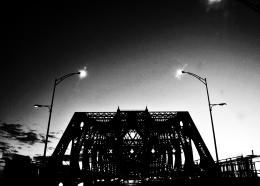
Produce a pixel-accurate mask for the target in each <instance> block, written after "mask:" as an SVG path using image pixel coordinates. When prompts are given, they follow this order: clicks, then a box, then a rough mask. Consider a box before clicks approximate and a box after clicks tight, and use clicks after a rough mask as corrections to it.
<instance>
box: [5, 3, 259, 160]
mask: <svg viewBox="0 0 260 186" xmlns="http://www.w3.org/2000/svg"><path fill="white" fill-rule="evenodd" d="M73 6H74V5H71V4H65V5H59V6H56V7H50V6H47V5H40V4H37V5H29V4H28V5H26V6H23V8H21V7H20V6H19V5H16V6H13V5H12V6H11V5H6V7H5V9H6V11H5V12H4V13H2V14H3V15H2V16H1V17H2V19H3V20H2V26H3V27H2V29H3V30H4V33H5V34H2V38H3V43H2V44H3V53H4V55H3V56H1V61H2V63H1V64H2V66H1V75H0V77H1V79H0V81H1V93H0V94H1V96H0V103H1V106H0V120H1V127H2V132H1V135H2V137H1V141H2V142H5V143H3V144H2V145H7V144H8V143H9V145H11V146H15V148H16V149H18V150H19V153H21V154H24V155H30V156H32V155H35V154H42V153H43V143H41V142H42V140H43V137H44V134H45V132H46V127H47V121H48V109H46V108H41V109H35V108H34V107H33V105H34V104H50V101H51V93H52V88H53V82H54V79H55V78H56V77H59V76H62V75H64V74H67V73H70V72H76V71H78V70H79V69H81V68H83V67H84V66H86V67H87V70H88V77H87V78H85V79H83V80H80V79H78V78H77V77H76V76H73V77H70V78H68V79H66V80H65V81H63V82H62V83H60V84H59V85H58V86H57V87H56V88H57V89H56V94H55V100H54V108H53V115H52V121H51V128H50V131H51V132H52V133H51V134H52V135H56V137H57V138H59V137H60V136H61V135H62V131H64V130H65V128H66V126H67V125H68V123H69V121H70V119H71V117H72V115H73V113H74V112H78V111H80V112H92V111H111V112H114V111H116V109H117V107H118V106H119V107H120V109H121V110H144V109H145V107H146V106H147V107H148V110H149V111H189V113H190V115H191V117H192V118H193V120H194V123H195V124H196V126H197V128H198V129H199V131H200V133H201V135H202V138H203V139H204V141H205V143H206V145H207V147H208V148H209V150H210V152H211V154H212V156H213V157H214V158H215V152H214V142H213V137H212V129H211V123H210V115H209V110H208V102H207V97H206V96H207V95H206V89H205V86H204V85H203V84H202V83H201V82H200V81H198V80H197V79H196V78H194V77H192V76H189V75H184V76H182V78H181V79H177V78H176V77H175V72H176V70H177V69H178V68H182V67H185V70H186V71H189V72H193V73H195V74H198V75H199V76H201V77H203V78H207V81H208V87H209V94H210V99H211V102H212V103H221V102H226V103H227V105H226V106H223V107H220V106H216V107H213V112H212V114H213V119H214V125H215V132H216V139H217V146H218V152H219V158H220V159H222V158H228V157H234V156H238V155H242V154H243V155H248V154H251V150H254V152H255V154H260V147H259V132H260V123H259V121H260V115H259V113H260V108H259V103H260V97H259V95H260V87H259V82H260V63H259V62H260V52H259V50H260V14H259V13H258V12H257V11H254V10H253V9H251V8H249V7H248V6H246V5H245V4H243V3H240V2H238V1H227V0H226V1H223V2H222V3H221V4H218V5H217V4H214V3H213V4H209V3H207V1H206V0H205V1H203V0H201V1H199V0H198V1H188V0H177V1H172V2H171V3H166V2H160V3H154V2H153V3H151V2H148V1H147V2H146V3H144V2H142V3H140V2H138V3H133V2H132V1H128V3H126V2H124V3H114V4H113V3H103V4H93V3H84V5H83V4H82V5H77V6H76V5H75V7H73ZM8 126H9V127H10V126H12V127H14V128H15V129H16V130H17V129H19V130H18V132H19V131H20V133H19V135H21V136H20V137H19V136H18V137H17V136H16V137H14V136H15V135H17V134H16V133H12V132H13V130H12V131H11V132H10V130H9V131H8V130H7V128H8ZM30 132H31V133H30ZM21 133H22V134H21ZM32 133H35V134H37V135H36V136H35V135H32ZM25 137H27V138H28V139H27V138H26V139H27V140H24V138H25ZM53 137H54V136H53ZM21 139H22V140H21ZM30 140H32V141H30ZM51 141H52V143H49V147H52V148H51V149H49V150H48V152H47V154H48V155H50V154H51V153H52V152H53V148H55V146H56V144H57V142H58V139H55V138H51ZM0 145H1V144H0ZM2 149H3V148H2Z"/></svg>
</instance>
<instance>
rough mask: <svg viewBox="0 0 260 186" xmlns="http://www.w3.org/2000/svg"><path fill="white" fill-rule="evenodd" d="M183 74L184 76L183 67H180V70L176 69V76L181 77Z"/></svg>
mask: <svg viewBox="0 0 260 186" xmlns="http://www.w3.org/2000/svg"><path fill="white" fill-rule="evenodd" d="M181 76H182V69H178V70H177V71H176V78H178V79H180V78H181Z"/></svg>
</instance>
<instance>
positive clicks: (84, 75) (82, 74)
mask: <svg viewBox="0 0 260 186" xmlns="http://www.w3.org/2000/svg"><path fill="white" fill-rule="evenodd" d="M79 72H80V74H79V77H80V79H83V78H85V77H87V75H88V73H87V67H86V66H85V67H84V69H82V70H79Z"/></svg>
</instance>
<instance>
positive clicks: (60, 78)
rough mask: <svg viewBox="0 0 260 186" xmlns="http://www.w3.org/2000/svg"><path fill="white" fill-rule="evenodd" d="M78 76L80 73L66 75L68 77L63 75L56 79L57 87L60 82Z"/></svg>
mask: <svg viewBox="0 0 260 186" xmlns="http://www.w3.org/2000/svg"><path fill="white" fill-rule="evenodd" d="M76 74H80V72H73V73H69V74H66V75H63V76H61V77H59V78H56V79H55V86H56V85H58V84H59V83H60V82H62V81H63V80H64V79H66V78H68V77H70V76H73V75H76Z"/></svg>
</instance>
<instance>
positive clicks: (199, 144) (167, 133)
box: [49, 108, 215, 185]
mask: <svg viewBox="0 0 260 186" xmlns="http://www.w3.org/2000/svg"><path fill="white" fill-rule="evenodd" d="M192 141H193V143H194V145H195V148H196V150H197V152H198V154H199V156H200V163H199V164H195V163H194V158H193V149H192ZM214 167H215V162H214V160H213V158H212V156H211V155H210V153H209V150H208V149H207V147H206V145H205V143H204V141H203V139H202V137H201V135H200V134H199V131H198V130H197V128H196V126H195V124H194V123H193V120H192V118H191V116H190V114H189V113H188V112H173V111H166V112H149V111H148V109H147V108H146V109H145V110H144V111H120V110H119V108H118V110H117V112H76V113H74V115H73V117H72V119H71V121H70V123H69V125H68V126H67V128H66V130H65V132H64V134H63V136H62V137H61V139H60V141H59V143H58V145H57V147H56V148H55V151H54V152H53V154H52V156H51V159H50V161H49V168H50V169H49V172H51V174H50V175H51V177H52V179H50V180H52V181H53V185H55V184H56V185H57V184H58V183H59V182H62V183H63V185H77V184H78V183H81V182H83V183H84V185H85V184H90V183H92V184H95V183H97V182H99V181H100V182H114V181H118V180H121V181H122V180H149V179H151V178H153V179H164V180H172V179H175V178H178V177H184V176H198V175H199V176H201V175H205V174H208V173H210V172H211V171H212V170H215V169H214Z"/></svg>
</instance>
